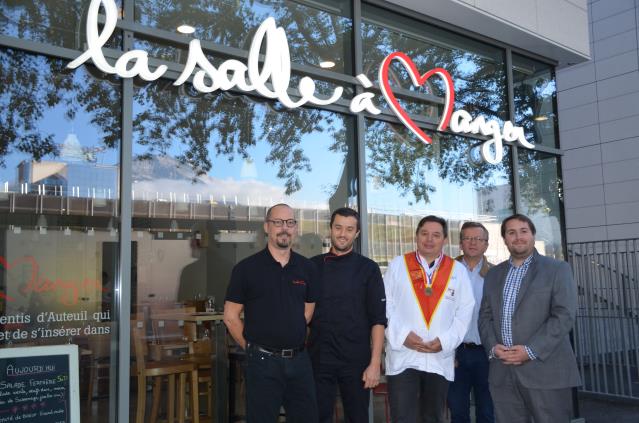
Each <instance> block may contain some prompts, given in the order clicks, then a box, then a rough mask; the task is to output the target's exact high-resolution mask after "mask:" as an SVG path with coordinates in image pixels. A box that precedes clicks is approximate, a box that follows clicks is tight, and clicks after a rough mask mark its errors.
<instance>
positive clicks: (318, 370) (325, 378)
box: [313, 361, 370, 423]
mask: <svg viewBox="0 0 639 423" xmlns="http://www.w3.org/2000/svg"><path fill="white" fill-rule="evenodd" d="M366 367H367V365H356V364H349V363H322V364H319V363H317V362H315V361H314V362H313V373H314V377H315V389H316V391H317V407H318V409H319V421H320V423H330V422H331V421H332V420H333V412H334V410H335V399H336V396H337V387H338V386H339V392H340V395H341V397H342V404H343V405H344V418H345V421H346V422H347V423H368V404H369V401H370V389H364V382H363V381H362V374H363V373H364V370H365V369H366Z"/></svg>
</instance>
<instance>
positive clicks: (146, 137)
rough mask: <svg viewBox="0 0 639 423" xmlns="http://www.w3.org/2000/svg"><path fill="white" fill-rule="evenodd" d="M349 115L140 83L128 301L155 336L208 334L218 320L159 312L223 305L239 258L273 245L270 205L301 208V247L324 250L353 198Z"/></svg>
mask: <svg viewBox="0 0 639 423" xmlns="http://www.w3.org/2000/svg"><path fill="white" fill-rule="evenodd" d="M190 94H193V95H190ZM353 125H354V119H353V118H352V117H350V116H346V115H340V114H337V113H332V112H328V111H322V110H318V109H308V108H299V109H294V110H288V109H285V108H283V107H281V106H280V105H279V104H276V103H271V102H258V101H254V100H253V99H252V98H250V97H247V96H232V95H227V94H223V95H198V94H197V93H193V92H189V90H188V88H185V87H174V86H171V85H170V84H168V83H167V84H164V83H149V84H142V85H139V86H138V88H137V89H136V90H135V94H134V140H133V141H134V145H133V148H134V151H133V153H134V157H133V200H134V201H133V207H134V210H133V214H134V220H133V229H134V233H133V241H134V244H135V251H136V259H135V263H134V266H135V271H134V275H135V280H133V281H132V286H133V299H132V304H133V306H134V310H133V312H134V314H137V315H138V316H140V315H142V316H145V318H147V319H146V321H147V322H150V323H149V324H150V325H151V326H153V327H155V332H154V335H153V336H155V337H156V338H155V339H156V340H157V341H158V342H161V343H163V342H167V343H168V342H170V341H171V340H173V341H175V340H178V341H179V340H182V339H183V337H185V336H186V337H187V338H189V339H190V338H197V339H203V338H204V337H207V338H209V339H210V337H211V336H212V335H213V334H212V333H211V332H212V331H215V327H212V326H206V324H202V325H199V326H198V325H197V324H193V325H191V326H189V325H190V323H189V322H188V321H184V322H183V325H182V326H180V325H179V324H178V322H176V321H171V322H169V319H168V318H166V316H164V317H163V316H162V314H163V313H164V314H166V312H161V310H176V309H178V310H180V311H179V313H185V312H188V311H191V310H192V311H195V310H197V311H205V309H206V304H207V303H209V302H210V303H211V305H212V306H213V308H214V309H215V310H218V311H221V309H222V306H223V304H224V297H225V294H226V288H227V285H228V282H229V279H230V274H231V270H232V268H233V266H234V265H235V264H236V263H237V262H238V261H239V260H241V259H243V258H245V257H247V256H249V255H252V254H255V253H257V252H259V251H260V250H262V249H263V248H265V246H266V241H265V237H264V231H263V222H264V215H265V212H266V210H267V208H268V207H269V206H271V205H274V204H276V203H280V202H285V203H288V204H290V205H291V206H292V207H293V208H294V209H295V216H296V219H297V228H298V237H297V242H296V244H295V245H294V249H295V250H296V251H297V252H299V253H301V254H302V255H304V256H307V257H311V256H314V255H316V254H320V253H323V252H326V251H328V247H329V239H330V237H329V227H328V223H329V219H330V213H331V210H333V209H335V208H338V207H341V206H344V205H350V206H355V207H356V205H357V188H356V187H357V179H356V170H355V157H354V155H355V145H354V141H353V136H354V128H353ZM160 321H162V327H160V326H159V325H160V323H159V322H160ZM189 328H190V329H189ZM185 331H186V332H185ZM185 333H187V335H185ZM222 356H223V355H220V357H222ZM215 389H218V388H215Z"/></svg>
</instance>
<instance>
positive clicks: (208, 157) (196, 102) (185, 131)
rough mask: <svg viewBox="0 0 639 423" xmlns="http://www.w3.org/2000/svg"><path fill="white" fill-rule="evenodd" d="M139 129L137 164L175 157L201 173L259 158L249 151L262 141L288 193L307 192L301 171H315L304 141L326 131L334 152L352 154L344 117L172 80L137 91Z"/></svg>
mask: <svg viewBox="0 0 639 423" xmlns="http://www.w3.org/2000/svg"><path fill="white" fill-rule="evenodd" d="M135 103H136V110H138V113H137V114H136V115H135V116H134V131H135V133H136V139H137V144H138V145H139V146H142V147H144V149H143V150H138V152H137V157H136V159H137V160H152V159H154V158H155V157H157V156H167V155H168V156H172V157H173V158H174V159H176V160H177V161H178V163H180V164H182V165H184V166H188V167H189V168H190V169H192V170H193V171H194V174H195V175H204V174H208V173H209V172H211V171H215V170H216V169H214V159H215V158H216V157H220V158H226V159H227V160H228V161H233V160H235V158H236V157H239V158H242V159H244V160H253V159H254V158H253V157H251V154H250V152H249V148H250V147H252V146H255V145H256V144H257V143H258V142H260V141H261V140H264V141H266V142H267V143H268V145H269V149H270V151H269V153H268V154H267V155H266V157H265V161H266V163H269V164H271V165H273V166H275V167H276V168H277V177H278V178H279V179H281V180H282V181H283V183H284V187H285V194H286V195H291V194H293V193H295V192H298V191H300V190H301V189H303V186H302V183H301V173H310V172H312V171H313V169H312V167H311V159H310V158H309V156H308V153H307V152H305V151H304V149H303V148H302V146H301V141H302V138H304V137H305V136H307V135H309V134H313V133H322V134H324V136H325V137H326V138H329V139H331V140H332V141H331V142H332V144H331V147H330V151H331V152H340V153H344V152H345V151H346V150H347V138H348V136H349V134H348V133H347V131H346V130H345V129H344V128H345V127H346V126H347V125H346V123H345V122H344V120H343V116H341V115H338V114H334V113H329V112H325V111H322V110H318V109H310V108H298V109H294V110H289V109H286V108H284V107H283V106H281V105H279V103H273V102H270V101H264V102H259V101H256V100H255V99H254V98H252V97H247V96H242V95H239V96H235V95H232V94H229V93H224V94H221V95H220V94H216V95H202V94H200V93H198V92H196V91H195V90H194V89H193V88H192V87H190V86H184V87H174V86H172V85H171V84H170V83H169V82H166V83H157V82H155V83H149V84H145V85H143V86H142V87H140V89H138V90H136V93H135Z"/></svg>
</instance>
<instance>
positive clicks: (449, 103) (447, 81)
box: [378, 51, 455, 144]
mask: <svg viewBox="0 0 639 423" xmlns="http://www.w3.org/2000/svg"><path fill="white" fill-rule="evenodd" d="M394 59H397V60H399V61H400V63H401V64H402V65H404V67H405V68H406V70H407V71H408V73H409V74H410V78H411V79H412V81H413V85H414V86H418V87H419V86H422V85H424V83H425V82H426V81H427V80H428V78H430V77H431V76H433V75H437V76H439V77H440V78H441V79H442V81H444V85H445V86H446V93H445V94H446V99H445V102H444V113H443V115H442V118H441V120H440V121H439V125H437V130H438V131H443V130H445V129H446V128H448V124H449V123H450V117H451V115H452V114H453V106H454V104H455V89H454V86H453V78H452V77H451V76H450V74H449V73H448V71H447V70H446V69H444V68H435V69H431V70H429V71H428V72H426V73H425V74H423V75H420V74H419V71H418V70H417V66H415V63H414V62H413V60H412V59H411V58H410V57H408V56H407V55H405V54H404V53H402V52H400V51H396V52H395V53H391V54H389V55H388V56H386V58H385V59H384V61H383V62H382V64H381V65H380V67H379V77H378V78H379V83H380V88H381V90H382V94H383V95H384V97H385V98H386V101H388V104H389V105H390V107H391V109H392V110H393V112H394V113H395V115H397V117H398V118H399V119H400V120H401V121H402V123H403V124H404V125H405V126H406V127H407V128H408V129H410V130H411V131H412V132H413V134H415V135H416V136H417V138H419V139H420V140H422V142H424V143H426V144H431V143H432V139H431V138H430V137H429V136H428V135H426V134H425V133H424V131H422V130H421V129H420V128H419V127H418V126H417V124H416V123H415V122H414V121H413V119H411V118H410V116H408V113H406V110H404V108H403V107H402V106H401V105H400V104H399V101H397V98H396V97H395V93H393V89H392V88H391V86H390V83H389V81H388V69H389V67H390V64H391V62H392V61H393V60H394Z"/></svg>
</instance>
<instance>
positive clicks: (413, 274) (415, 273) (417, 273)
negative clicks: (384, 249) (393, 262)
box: [410, 270, 423, 281]
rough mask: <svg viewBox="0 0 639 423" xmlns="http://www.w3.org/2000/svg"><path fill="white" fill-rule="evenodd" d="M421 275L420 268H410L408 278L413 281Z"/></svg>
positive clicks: (420, 277)
mask: <svg viewBox="0 0 639 423" xmlns="http://www.w3.org/2000/svg"><path fill="white" fill-rule="evenodd" d="M422 277H423V275H422V271H421V270H411V271H410V278H411V279H412V280H414V281H416V280H419V279H422Z"/></svg>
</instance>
